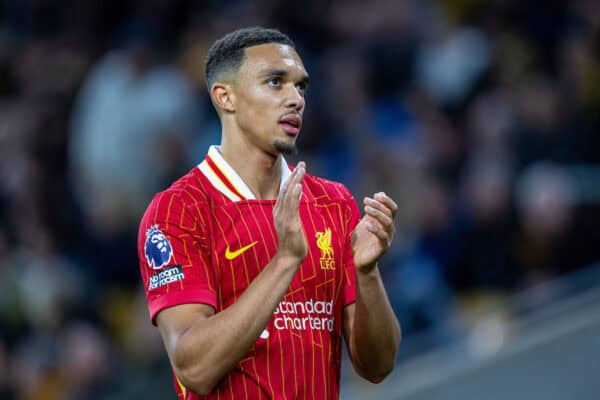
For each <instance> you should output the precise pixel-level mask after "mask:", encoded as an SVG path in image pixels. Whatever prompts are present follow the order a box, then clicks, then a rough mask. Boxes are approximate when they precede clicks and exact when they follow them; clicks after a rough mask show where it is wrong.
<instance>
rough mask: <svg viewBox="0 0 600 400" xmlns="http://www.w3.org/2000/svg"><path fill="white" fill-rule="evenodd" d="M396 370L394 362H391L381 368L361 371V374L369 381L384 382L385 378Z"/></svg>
mask: <svg viewBox="0 0 600 400" xmlns="http://www.w3.org/2000/svg"><path fill="white" fill-rule="evenodd" d="M393 370H394V363H393V362H392V363H390V364H388V365H385V366H381V368H378V369H377V370H372V371H362V373H360V372H359V375H360V376H362V377H363V378H364V379H366V380H367V381H369V382H371V383H375V384H377V383H381V382H383V380H384V379H385V378H386V377H387V376H388V375H389V374H390V373H391V372H392V371H393Z"/></svg>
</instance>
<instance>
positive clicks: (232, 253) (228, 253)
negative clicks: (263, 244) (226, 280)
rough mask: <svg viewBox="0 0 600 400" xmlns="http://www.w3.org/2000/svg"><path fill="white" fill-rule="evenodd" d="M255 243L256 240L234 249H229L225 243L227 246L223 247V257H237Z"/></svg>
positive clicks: (229, 258) (231, 258) (230, 258)
mask: <svg viewBox="0 0 600 400" xmlns="http://www.w3.org/2000/svg"><path fill="white" fill-rule="evenodd" d="M256 243H258V242H252V243H250V244H249V245H247V246H244V247H242V248H241V249H237V250H236V251H231V250H229V245H227V248H226V249H225V258H226V259H228V260H230V261H231V260H233V259H235V258H238V257H239V256H240V255H242V253H243V252H245V251H246V250H248V249H249V248H251V247H252V246H254V245H255V244H256Z"/></svg>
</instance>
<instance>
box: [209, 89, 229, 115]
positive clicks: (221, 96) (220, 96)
mask: <svg viewBox="0 0 600 400" xmlns="http://www.w3.org/2000/svg"><path fill="white" fill-rule="evenodd" d="M210 96H211V97H212V101H213V102H214V103H215V105H216V106H217V107H218V108H219V109H220V110H222V111H225V112H234V111H235V94H234V93H233V87H232V86H231V85H228V84H226V83H222V82H216V83H214V84H213V85H212V87H211V88H210Z"/></svg>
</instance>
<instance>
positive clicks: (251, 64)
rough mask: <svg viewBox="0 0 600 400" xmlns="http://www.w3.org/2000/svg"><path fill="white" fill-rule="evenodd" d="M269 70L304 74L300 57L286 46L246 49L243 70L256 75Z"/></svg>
mask: <svg viewBox="0 0 600 400" xmlns="http://www.w3.org/2000/svg"><path fill="white" fill-rule="evenodd" d="M271 68H277V69H284V70H288V71H290V72H291V73H293V72H296V73H300V74H303V75H305V74H306V70H305V69H304V64H303V63H302V60H301V59H300V56H299V55H298V53H297V52H296V50H294V48H292V47H290V46H288V45H285V44H279V43H267V44H261V45H258V46H252V47H248V48H246V52H245V59H244V63H243V65H242V69H243V70H246V71H247V72H250V73H253V72H254V73H258V72H260V71H261V70H265V69H271Z"/></svg>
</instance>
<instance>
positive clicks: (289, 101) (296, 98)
mask: <svg viewBox="0 0 600 400" xmlns="http://www.w3.org/2000/svg"><path fill="white" fill-rule="evenodd" d="M305 105H306V103H305V101H304V95H303V93H302V92H300V89H298V88H297V87H296V86H295V85H291V88H290V89H289V90H288V91H287V93H286V99H285V107H286V108H291V109H294V110H296V111H299V112H300V111H302V110H304V106H305Z"/></svg>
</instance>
